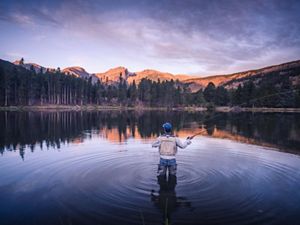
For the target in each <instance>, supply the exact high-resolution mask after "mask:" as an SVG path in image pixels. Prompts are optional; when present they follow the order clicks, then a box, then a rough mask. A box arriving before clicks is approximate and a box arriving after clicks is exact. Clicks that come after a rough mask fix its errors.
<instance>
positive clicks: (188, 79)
mask: <svg viewBox="0 0 300 225" xmlns="http://www.w3.org/2000/svg"><path fill="white" fill-rule="evenodd" d="M14 64H15V65H19V66H22V67H24V68H26V69H29V70H30V69H31V70H32V69H34V70H35V72H40V71H42V72H43V73H45V72H46V71H47V70H48V71H50V72H53V71H56V70H55V69H53V68H46V67H43V66H40V65H38V64H36V63H24V62H23V61H21V60H19V61H15V62H14ZM299 68H300V60H297V61H292V62H287V63H283V64H279V65H273V66H268V67H264V68H261V69H255V70H248V71H244V72H238V73H233V74H226V75H214V76H206V77H197V76H190V75H185V74H180V75H174V74H172V73H167V72H161V71H157V70H152V69H146V70H143V71H140V72H130V71H128V69H127V68H126V67H122V66H120V67H116V68H112V69H109V70H108V71H106V72H102V73H88V72H87V71H86V70H85V69H84V68H82V67H78V66H74V67H67V68H64V69H63V70H61V71H62V72H63V73H65V74H69V75H73V76H75V77H80V78H83V79H88V78H91V79H92V82H93V83H96V82H97V81H98V80H99V81H101V82H102V83H105V84H117V83H118V82H119V80H120V77H121V78H122V79H123V80H126V81H127V82H128V83H129V84H131V83H133V81H135V83H136V84H138V83H139V82H140V81H141V80H142V79H144V78H145V79H150V80H152V81H158V80H160V81H161V82H162V81H170V80H174V81H176V80H178V81H179V82H181V83H183V84H186V85H187V86H188V87H189V88H190V89H191V91H192V92H195V91H198V90H199V89H201V88H205V87H206V86H207V84H208V83H210V82H212V83H214V84H215V85H216V86H220V85H222V86H224V87H225V88H227V89H231V88H236V87H237V86H238V85H239V84H243V83H244V82H245V81H247V80H249V79H250V78H254V77H259V76H264V75H265V74H270V73H272V72H280V73H282V74H284V73H288V71H290V70H295V69H299ZM299 75H300V74H299ZM293 83H295V84H298V83H300V79H299V76H297V78H295V79H294V80H293Z"/></svg>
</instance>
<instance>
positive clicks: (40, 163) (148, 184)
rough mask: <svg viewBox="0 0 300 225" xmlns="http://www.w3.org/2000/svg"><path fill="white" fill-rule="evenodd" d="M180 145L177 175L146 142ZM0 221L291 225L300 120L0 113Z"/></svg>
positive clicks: (295, 216) (299, 170) (297, 197)
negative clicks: (169, 138)
mask: <svg viewBox="0 0 300 225" xmlns="http://www.w3.org/2000/svg"><path fill="white" fill-rule="evenodd" d="M165 121H170V122H172V123H173V125H174V133H175V134H176V135H177V136H179V137H180V138H181V139H182V140H184V139H185V138H186V137H187V136H188V135H192V134H193V133H197V132H200V131H201V132H202V135H200V136H197V137H195V138H194V139H193V142H192V145H190V146H189V147H188V148H187V149H183V150H179V153H178V156H177V163H178V173H177V176H176V177H169V178H168V179H164V178H161V177H157V163H158V161H159V155H158V152H157V149H154V148H151V143H152V142H153V140H154V139H155V138H156V137H157V135H159V134H160V133H161V132H162V130H161V124H162V123H163V122H165ZM0 124H1V130H0V151H1V154H2V155H1V156H0V224H1V225H2V224H25V225H26V224H46V225H47V224H49V225H50V224H51V225H53V224H54V225H55V224H105V225H106V224H297V223H298V222H299V221H300V214H299V212H300V204H299V202H300V192H299V190H300V157H299V154H300V149H299V146H300V116H299V115H297V114H259V113H258V114H249V113H240V114H225V113H220V114H211V113H187V112H185V113H184V112H173V113H168V112H154V111H151V112H144V113H142V112H139V113H138V112H109V111H107V112H0Z"/></svg>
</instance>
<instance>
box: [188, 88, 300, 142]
mask: <svg viewBox="0 0 300 225" xmlns="http://www.w3.org/2000/svg"><path fill="white" fill-rule="evenodd" d="M299 90H300V89H299V88H297V89H294V90H289V91H283V92H279V93H275V94H270V95H265V96H262V97H258V98H253V99H251V100H249V103H252V104H253V103H254V102H255V101H258V100H261V99H264V98H269V97H272V96H276V95H281V94H287V93H291V92H296V91H299ZM246 103H247V102H243V103H241V104H239V105H236V106H235V107H241V106H243V105H244V104H246ZM217 116H220V114H218V115H216V116H213V117H211V118H209V119H208V120H206V121H205V120H204V121H203V122H207V121H209V120H212V119H215V118H216V117H217ZM202 129H204V128H203V125H202ZM204 132H207V129H206V130H202V131H200V132H198V133H196V134H193V135H192V136H188V137H187V138H186V139H187V140H192V139H193V138H194V137H196V136H198V135H201V134H203V133H204Z"/></svg>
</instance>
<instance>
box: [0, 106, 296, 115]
mask: <svg viewBox="0 0 300 225" xmlns="http://www.w3.org/2000/svg"><path fill="white" fill-rule="evenodd" d="M0 111H49V112H51V111H187V112H206V111H208V109H207V108H206V107H191V106H189V107H169V108H168V107H147V106H136V107H130V106H105V105H82V106H80V105H44V106H40V105H33V106H6V107H2V106H1V107H0ZM211 111H215V112H226V113H229V112H230V113H239V112H253V113H256V112H262V113H300V108H267V107H245V108H241V107H237V106H234V107H229V106H222V107H221V106H217V107H215V108H214V110H211Z"/></svg>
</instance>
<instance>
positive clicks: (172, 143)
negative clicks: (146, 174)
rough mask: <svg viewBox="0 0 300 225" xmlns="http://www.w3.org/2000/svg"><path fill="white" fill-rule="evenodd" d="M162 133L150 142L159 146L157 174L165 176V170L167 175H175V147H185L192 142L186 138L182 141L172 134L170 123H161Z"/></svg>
mask: <svg viewBox="0 0 300 225" xmlns="http://www.w3.org/2000/svg"><path fill="white" fill-rule="evenodd" d="M163 128H164V132H165V133H164V134H163V135H161V136H159V137H158V138H157V140H156V141H155V142H154V143H153V144H152V147H153V148H155V147H158V148H159V154H160V161H159V165H158V174H159V175H162V176H165V175H166V173H167V170H169V175H176V170H177V164H176V153H177V147H179V148H186V147H187V146H188V145H190V144H191V143H192V142H191V140H189V139H187V140H186V141H185V142H184V143H182V142H181V141H180V140H179V138H176V137H175V136H173V135H172V133H171V132H172V125H171V124H170V123H165V124H163Z"/></svg>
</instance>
